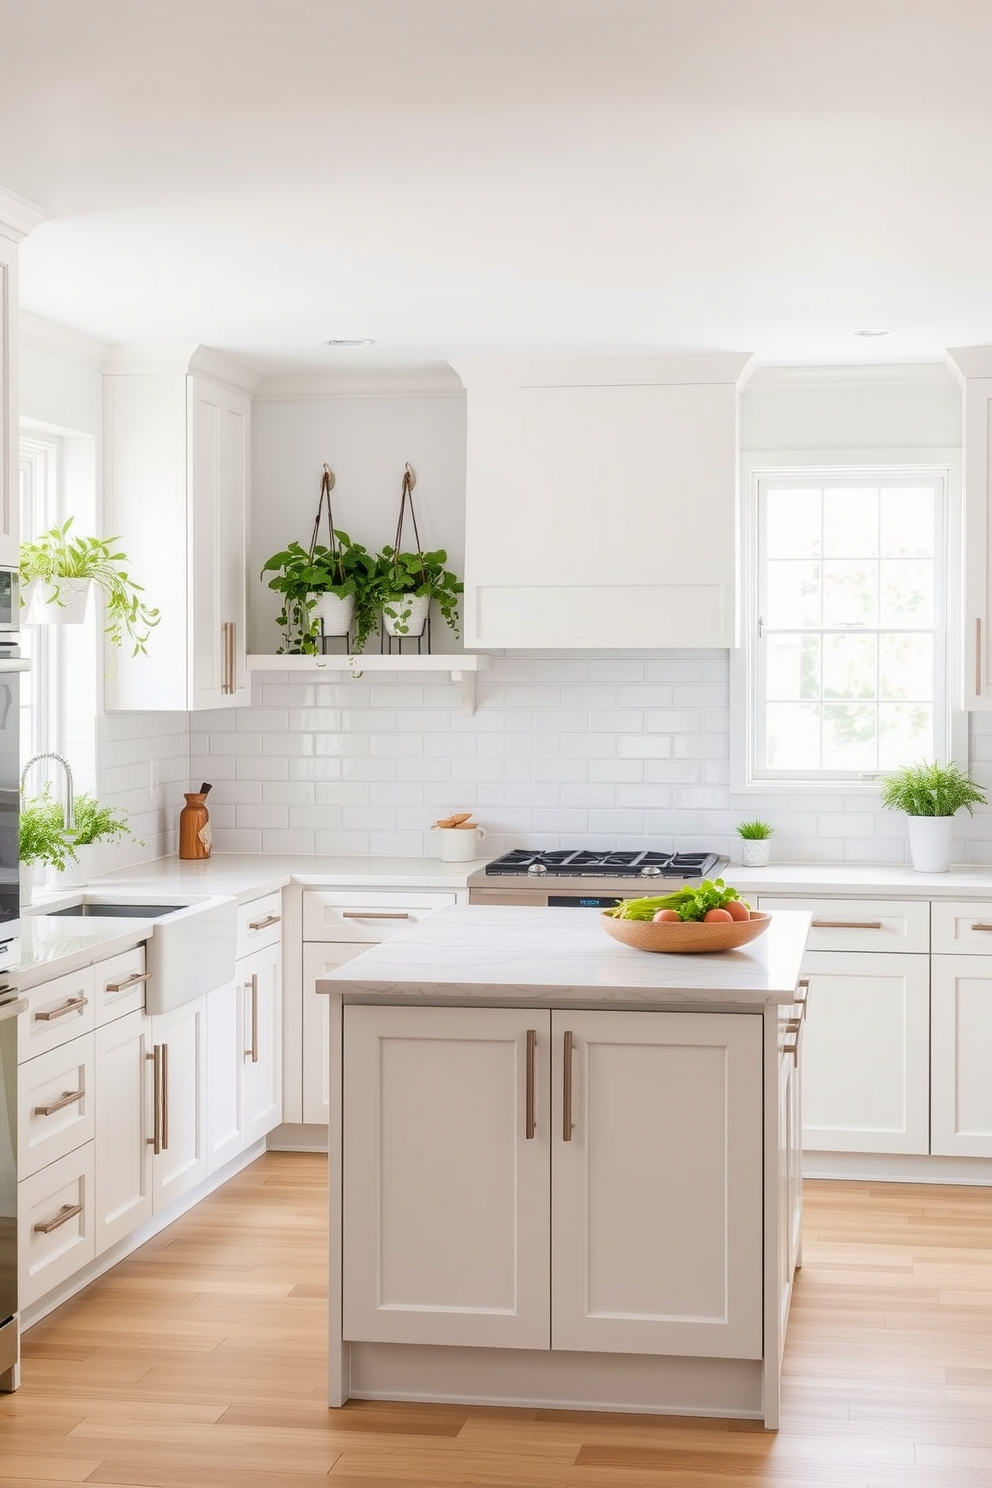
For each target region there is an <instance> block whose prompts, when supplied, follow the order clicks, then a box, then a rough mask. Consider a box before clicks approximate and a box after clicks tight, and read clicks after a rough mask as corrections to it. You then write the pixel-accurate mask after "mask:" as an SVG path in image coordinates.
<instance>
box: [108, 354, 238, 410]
mask: <svg viewBox="0 0 992 1488" xmlns="http://www.w3.org/2000/svg"><path fill="white" fill-rule="evenodd" d="M103 370H104V372H105V373H106V374H107V375H108V376H110V377H114V376H121V375H128V376H139V377H152V376H156V375H159V376H160V375H162V374H174V373H178V374H180V375H183V376H185V375H187V374H189V373H198V374H199V375H201V376H203V377H208V378H209V379H210V381H211V382H218V383H221V384H223V385H225V386H227V387H231V388H233V389H234V390H235V391H236V392H239V393H247V394H248V395H249V397H251V396H253V395H254V393H255V390H256V388H257V387H258V385H259V383H260V382H261V381H262V376H261V373H259V372H256V371H254V369H253V368H251V367H245V366H243V365H242V363H240V362H235V361H232V360H231V358H230V357H228V356H225V354H224V353H223V352H220V351H214V350H213V348H212V347H210V346H198V345H196V343H195V342H192V341H161V342H150V343H146V344H143V345H140V346H111V347H110V348H109V349H108V351H107V355H106V357H105V358H104V362H103Z"/></svg>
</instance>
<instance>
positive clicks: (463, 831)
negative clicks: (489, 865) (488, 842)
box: [434, 827, 486, 863]
mask: <svg viewBox="0 0 992 1488" xmlns="http://www.w3.org/2000/svg"><path fill="white" fill-rule="evenodd" d="M434 830H435V831H436V832H437V835H438V837H439V839H440V843H441V861H442V863H468V862H471V860H472V859H473V858H477V857H478V856H479V844H480V842H482V841H483V839H484V838H485V835H486V829H485V827H435V829H434Z"/></svg>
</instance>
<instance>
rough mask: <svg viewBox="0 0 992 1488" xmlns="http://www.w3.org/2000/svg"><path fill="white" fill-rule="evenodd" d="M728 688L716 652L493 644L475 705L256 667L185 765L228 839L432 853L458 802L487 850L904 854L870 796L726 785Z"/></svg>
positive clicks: (973, 852)
mask: <svg viewBox="0 0 992 1488" xmlns="http://www.w3.org/2000/svg"><path fill="white" fill-rule="evenodd" d="M728 692H729V681H728V657H727V653H726V652H723V651H713V652H699V651H693V652H687V653H685V654H680V653H678V652H659V653H652V654H636V655H634V654H623V653H620V654H613V655H611V654H608V653H604V652H597V653H596V654H595V655H588V656H576V655H574V654H571V653H569V654H568V655H566V656H558V655H555V654H554V653H547V652H541V653H537V652H535V653H533V654H520V653H514V654H513V655H510V656H505V657H497V658H496V660H495V663H494V665H493V668H492V670H491V671H488V672H482V673H480V674H479V677H478V705H477V711H476V713H475V715H474V716H473V717H471V718H466V717H464V716H463V715H462V712H461V705H460V695H459V693H458V690H457V688H456V687H455V686H454V685H453V684H451V683H450V682H449V681H448V680H446V678H445V676H444V673H443V672H438V674H437V675H436V676H435V675H428V676H426V677H424V679H423V680H422V681H421V680H417V681H416V682H411V681H410V677H409V674H399V673H389V674H382V673H377V674H376V676H375V679H374V680H371V679H370V678H369V677H368V676H367V675H366V676H365V677H363V678H360V679H353V678H351V677H347V676H342V677H340V678H339V679H337V680H335V681H317V680H314V681H311V680H304V679H302V678H299V677H295V678H293V679H288V678H287V677H286V675H285V674H281V673H276V672H273V673H262V674H256V678H255V684H254V695H253V705H252V706H251V707H250V708H243V709H239V710H237V711H236V712H225V713H205V714H197V715H195V716H194V717H193V718H192V719H191V726H190V736H189V747H190V759H189V769H188V774H189V778H190V779H191V780H193V781H195V782H197V783H199V782H200V781H201V780H211V781H213V785H214V789H213V793H212V795H211V798H210V804H211V820H212V824H213V828H214V842H215V846H216V849H217V850H218V851H221V852H224V851H227V852H233V851H273V852H275V851H296V852H316V853H368V854H370V855H373V856H376V855H388V854H413V855H419V854H424V855H426V856H434V855H435V841H434V839H433V838H432V835H431V833H430V830H429V827H430V823H431V822H432V821H434V820H435V819H436V818H437V817H439V816H443V815H447V814H448V813H450V812H452V811H459V810H461V811H464V810H469V809H471V810H472V811H473V812H474V813H475V816H476V818H477V820H478V821H479V822H480V823H481V824H482V825H483V826H485V828H486V830H487V832H488V837H487V840H486V844H485V852H486V854H487V855H495V854H496V853H498V852H501V851H503V850H505V849H506V848H508V847H514V846H520V845H523V844H526V845H531V846H538V847H559V846H560V847H570V846H579V845H588V846H593V847H639V846H643V845H644V844H645V842H650V844H651V845H652V846H656V847H658V848H663V849H664V848H674V847H679V846H682V847H690V846H692V847H702V848H710V849H714V850H717V851H721V852H728V853H730V855H731V856H735V855H736V854H737V848H738V840H737V838H736V836H734V834H733V830H732V829H733V826H734V824H735V822H738V821H740V820H741V819H742V818H744V817H753V816H755V815H761V816H764V817H766V818H767V819H768V820H769V821H771V822H772V824H773V825H774V827H775V830H776V835H775V837H774V839H773V845H772V856H773V859H774V860H776V861H790V860H791V861H803V862H822V863H834V862H851V863H865V862H875V863H903V862H908V860H909V854H908V845H907V841H906V830H905V824H904V822H903V819H902V817H901V816H899V815H897V814H896V813H893V812H884V811H881V810H879V809H877V807H876V805H875V804H874V802H872V803H870V804H869V803H868V802H866V799H865V797H864V796H863V795H851V796H843V795H831V794H827V793H822V794H815V795H810V794H803V793H801V792H797V793H796V794H795V795H794V796H793V795H788V796H785V797H782V796H774V795H769V796H736V797H735V796H733V795H732V794H731V792H730V788H729V785H728V774H729V772H728V758H729V746H730V732H729V731H730V723H729V714H728ZM177 743H178V739H177ZM971 758H972V765H973V769H974V773H975V776H976V778H977V779H978V780H979V782H980V783H981V784H983V785H985V786H987V787H988V788H989V790H990V795H992V716H988V715H974V716H973V718H972V734H971ZM177 765H178V761H177ZM136 789H138V790H139V791H140V782H138V784H137V786H136ZM145 804H146V809H147V802H146V803H145ZM957 830H958V833H959V838H960V841H959V850H958V852H957V854H956V856H957V857H958V858H959V860H961V861H972V862H982V863H992V809H988V810H983V809H982V808H979V809H978V810H977V811H976V813H975V816H974V818H973V819H972V818H970V817H968V816H967V814H966V813H962V815H961V816H959V818H958V823H957Z"/></svg>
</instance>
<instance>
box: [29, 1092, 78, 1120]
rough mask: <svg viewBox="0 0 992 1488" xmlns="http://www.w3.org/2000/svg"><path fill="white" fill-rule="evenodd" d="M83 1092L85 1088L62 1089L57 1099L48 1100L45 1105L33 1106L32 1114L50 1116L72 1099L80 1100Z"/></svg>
mask: <svg viewBox="0 0 992 1488" xmlns="http://www.w3.org/2000/svg"><path fill="white" fill-rule="evenodd" d="M85 1094H86V1091H85V1090H63V1092H62V1094H61V1095H60V1096H59V1098H58V1100H55V1101H49V1103H48V1105H47V1106H35V1108H34V1114H35V1115H36V1116H52V1115H54V1113H55V1112H56V1111H62V1110H64V1109H65V1107H66V1106H71V1105H72V1103H73V1101H78V1100H82V1099H83V1097H84V1096H85Z"/></svg>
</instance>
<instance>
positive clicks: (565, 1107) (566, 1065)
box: [561, 1029, 574, 1142]
mask: <svg viewBox="0 0 992 1488" xmlns="http://www.w3.org/2000/svg"><path fill="white" fill-rule="evenodd" d="M572 1045H573V1040H572V1031H571V1029H567V1030H566V1033H565V1038H564V1052H563V1064H562V1097H561V1122H562V1130H561V1139H562V1141H563V1142H570V1141H571V1140H572V1131H573V1130H574V1128H573V1126H572Z"/></svg>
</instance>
